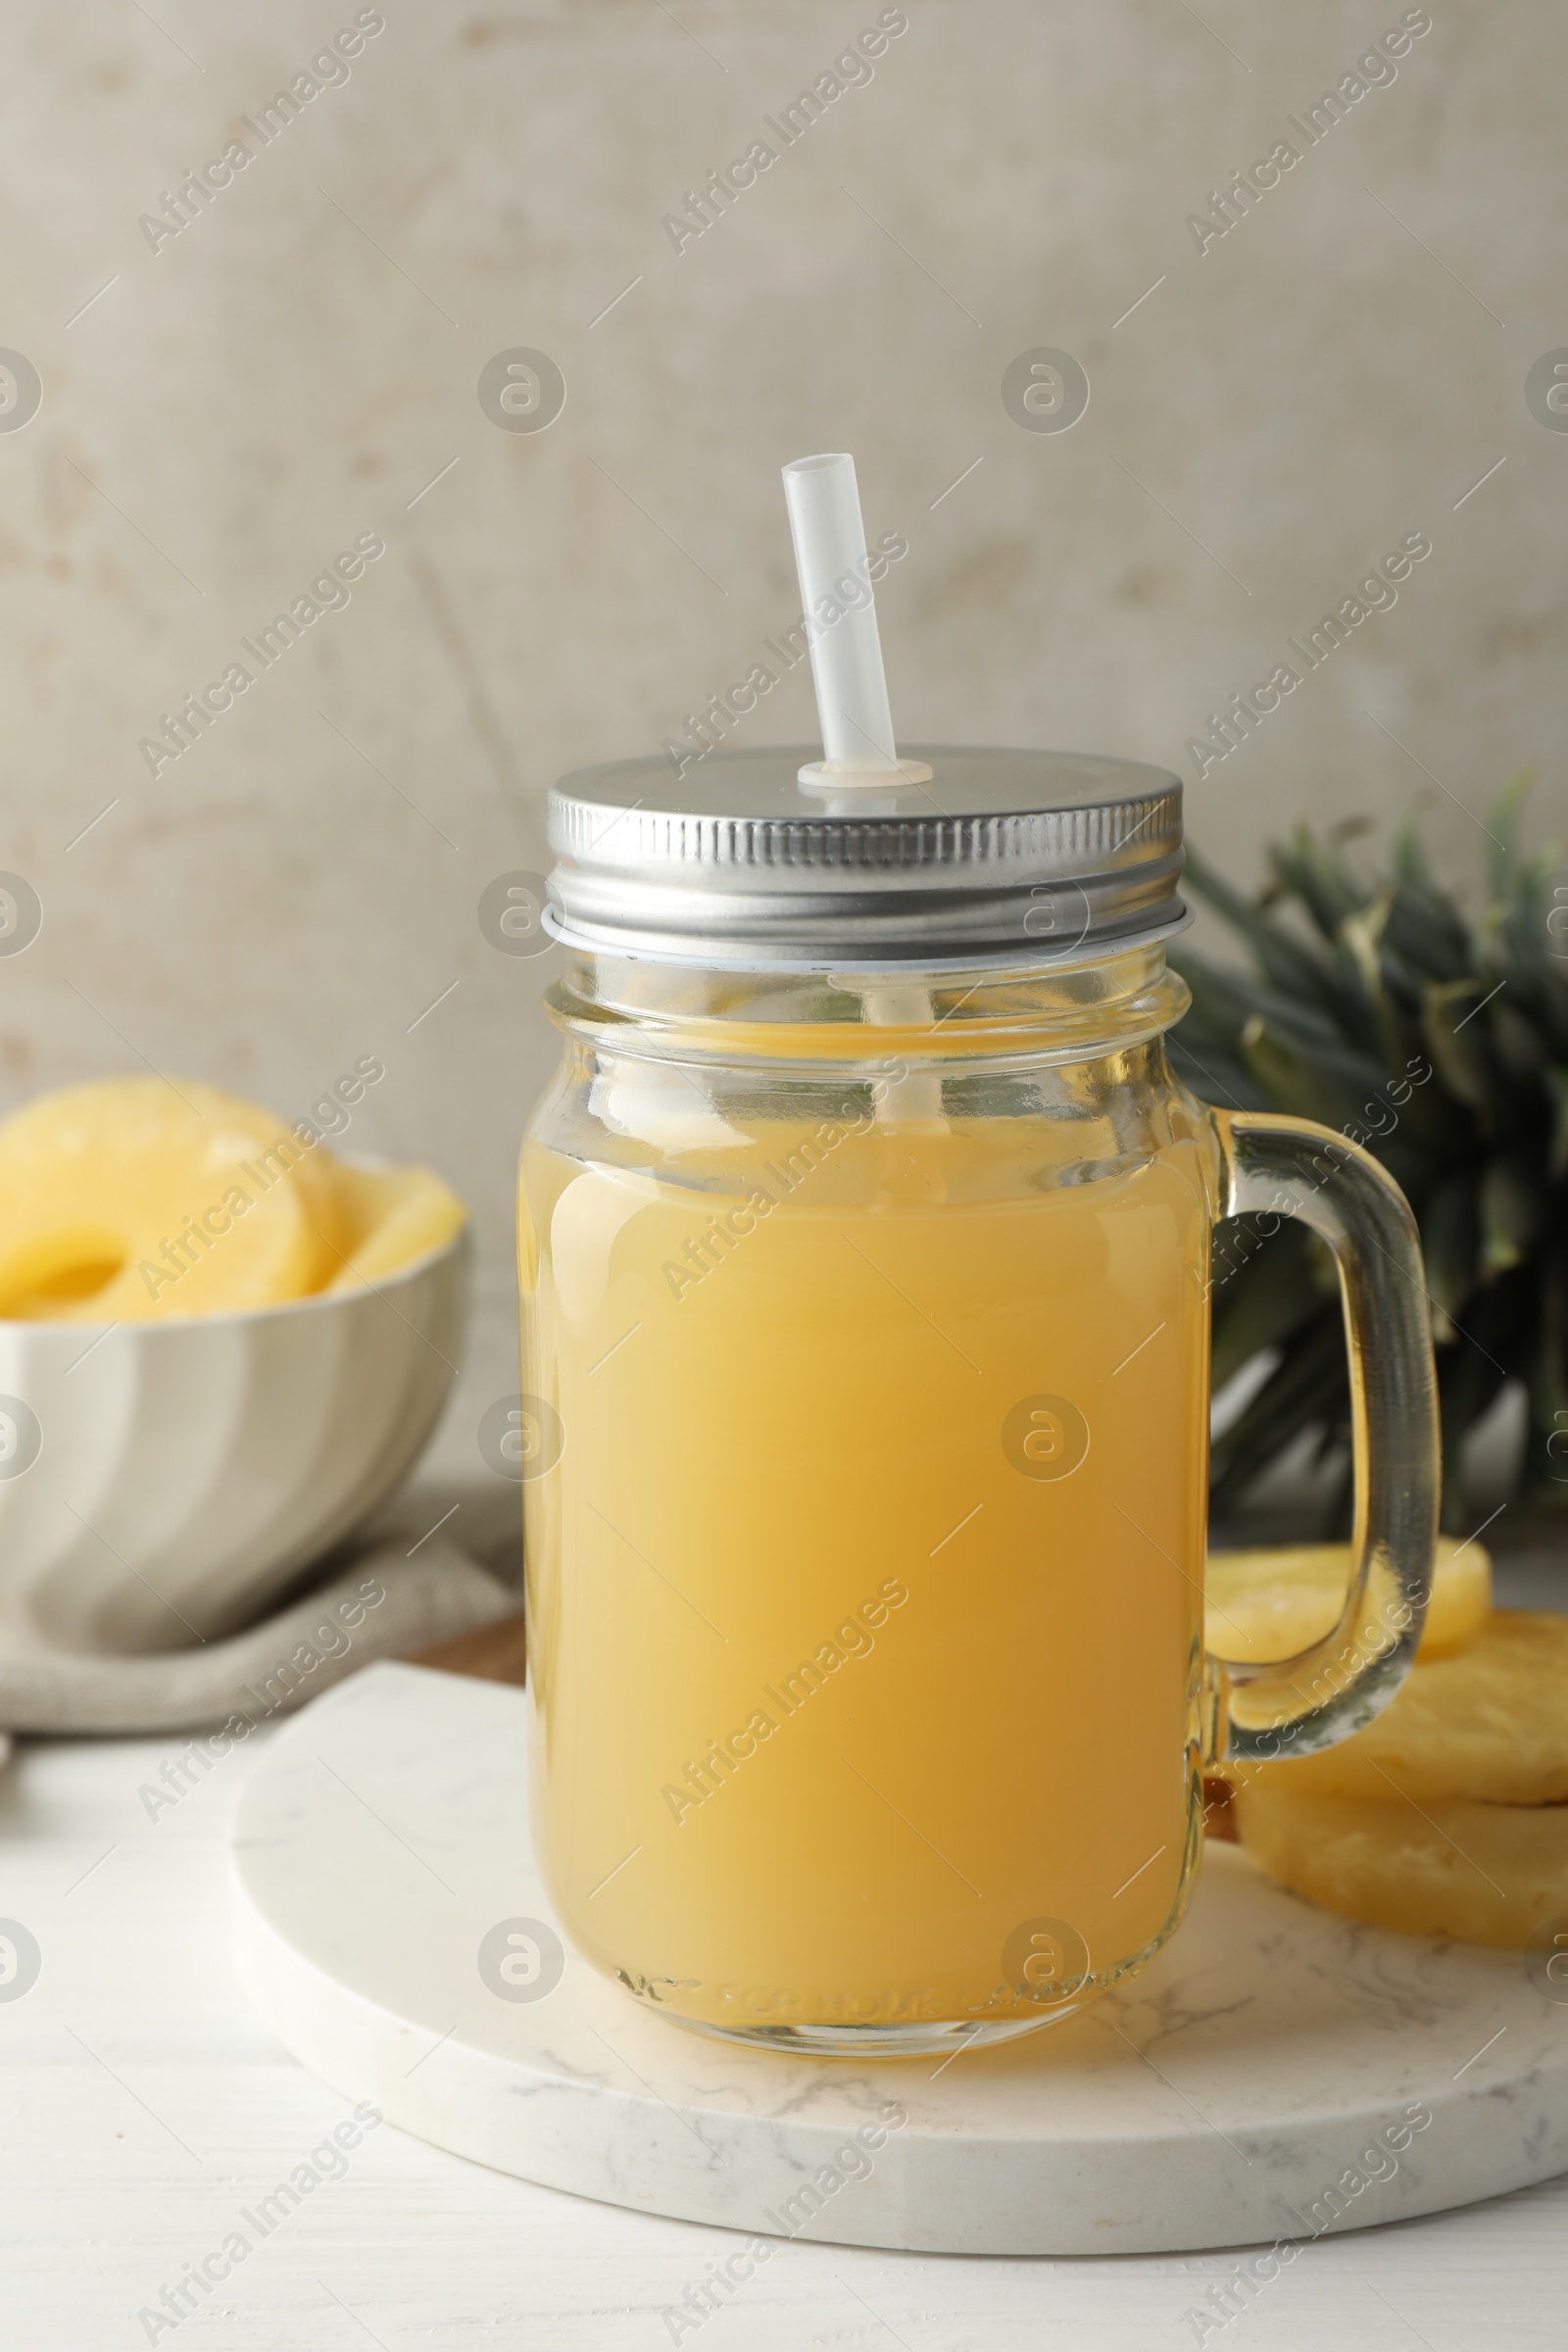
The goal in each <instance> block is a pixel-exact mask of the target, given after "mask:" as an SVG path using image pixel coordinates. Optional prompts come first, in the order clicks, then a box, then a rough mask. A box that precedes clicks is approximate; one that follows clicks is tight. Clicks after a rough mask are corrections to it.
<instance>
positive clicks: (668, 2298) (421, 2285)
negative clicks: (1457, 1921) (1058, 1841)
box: [0, 1593, 1568, 2352]
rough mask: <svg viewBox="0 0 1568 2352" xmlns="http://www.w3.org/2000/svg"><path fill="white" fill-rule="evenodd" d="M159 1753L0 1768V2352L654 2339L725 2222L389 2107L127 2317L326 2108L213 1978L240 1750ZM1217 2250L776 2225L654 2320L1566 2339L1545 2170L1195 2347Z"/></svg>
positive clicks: (1322, 2258)
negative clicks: (279, 2212) (226, 2253)
mask: <svg viewBox="0 0 1568 2352" xmlns="http://www.w3.org/2000/svg"><path fill="white" fill-rule="evenodd" d="M1513 1596H1514V1595H1510V1597H1513ZM1517 1597H1518V1598H1520V1599H1523V1598H1525V1597H1526V1595H1525V1594H1524V1593H1519V1594H1518V1595H1517ZM1532 1597H1534V1596H1533V1595H1532ZM265 1736H266V1735H265V1734H263V1735H259V1737H265ZM177 1748H178V1742H176V1741H173V1740H113V1741H103V1742H81V1741H77V1742H64V1741H60V1742H55V1741H25V1742H22V1743H20V1745H19V1751H18V1754H17V1757H16V1759H15V1761H14V1762H13V1764H12V1765H11V1767H10V1768H9V1770H8V1771H6V1772H5V1773H4V1774H0V1916H6V1917H10V1918H14V1919H18V1920H21V1921H22V1922H24V1923H25V1925H26V1926H27V1927H28V1928H29V1929H30V1930H31V1932H32V1934H33V1935H34V1936H36V1938H37V1941H38V1944H39V1947H40V1950H41V1954H42V1968H41V1972H40V1974H39V1977H38V1980H37V1982H36V1984H35V1985H33V1986H32V1987H31V1989H30V1990H29V1991H28V1992H27V1993H26V1994H25V1996H24V1997H22V1998H21V1999H17V2000H11V2001H0V2058H3V2061H4V2071H3V2074H0V2344H3V2345H4V2346H5V2348H6V2352H120V2348H121V2347H125V2348H126V2352H130V2348H131V2347H135V2346H141V2345H145V2344H147V2343H148V2342H149V2341H152V2342H156V2343H158V2344H170V2343H177V2344H178V2346H179V2352H253V2348H254V2352H295V2348H296V2347H299V2348H301V2352H305V2348H308V2352H337V2348H338V2347H342V2352H353V2347H354V2346H356V2345H359V2346H362V2347H363V2346H364V2345H366V2344H368V2343H371V2344H379V2345H381V2346H383V2347H385V2352H402V2348H404V2347H429V2348H431V2352H434V2348H437V2347H438V2348H439V2352H462V2347H465V2346H467V2345H473V2346H484V2347H487V2348H488V2347H494V2348H495V2352H578V2348H581V2352H623V2348H624V2352H644V2348H646V2352H656V2348H657V2347H659V2346H661V2345H667V2344H668V2343H670V2342H671V2341H672V2340H673V2339H672V2336H671V2332H670V2329H669V2327H667V2325H666V2324H665V2322H664V2321H663V2319H662V2316H661V2315H662V2309H663V2307H664V2306H666V2305H675V2304H677V2303H679V2302H680V2300H681V2298H682V2296H683V2294H684V2292H685V2289H686V2286H687V2284H688V2282H690V2281H692V2280H694V2279H700V2278H702V2276H703V2274H704V2272H705V2271H706V2269H707V2268H708V2265H709V2264H710V2262H711V2261H712V2260H714V2259H715V2258H721V2257H722V2256H723V2255H725V2254H727V2253H729V2252H730V2251H732V2250H733V2246H734V2243H735V2241H734V2239H733V2238H731V2237H730V2236H729V2235H728V2234H727V2233H726V2232H724V2231H721V2230H715V2229H696V2228H692V2227H689V2226H687V2225H684V2224H680V2223H675V2222H667V2221H662V2220H657V2219H653V2218H646V2217H642V2216H639V2215H634V2214H629V2213H625V2212H622V2211H619V2210H617V2209H615V2208H614V2207H612V2206H608V2205H596V2204H590V2203H588V2202H586V2201H583V2200H580V2199H576V2198H572V2197H568V2196H564V2195H561V2194H559V2193H557V2192H555V2191H552V2190H549V2189H542V2188H534V2187H531V2186H529V2185H527V2184H526V2183H524V2182H522V2181H518V2180H509V2179H505V2178H503V2177H501V2176H500V2175H497V2174H494V2173H488V2172H485V2171H482V2170H480V2169H479V2168H478V2167H476V2166H473V2165H470V2164H466V2163H465V2162H464V2161H463V2160H462V2159H460V2158H457V2157H453V2156H448V2155H445V2154H442V2153H441V2152H440V2151H438V2150H436V2149H433V2148H429V2147H426V2146H423V2145H421V2144H420V2143H419V2142H417V2141H416V2140H413V2139H409V2138H406V2137H404V2136H402V2135H401V2134H399V2133H398V2132H397V2131H395V2130H393V2129H392V2128H391V2127H390V2126H387V2127H384V2128H383V2129H381V2130H379V2131H372V2132H370V2133H369V2134H368V2136H367V2137H366V2138H365V2139H364V2141H363V2142H362V2144H361V2145H360V2146H359V2147H357V2148H356V2149H355V2150H354V2151H353V2152H352V2154H350V2155H349V2156H348V2157H347V2158H346V2160H345V2166H346V2169H345V2170H344V2171H343V2173H342V2177H341V2178H336V2179H330V2180H324V2181H323V2183H322V2184H321V2185H320V2186H319V2187H318V2188H316V2189H315V2190H314V2191H313V2192H312V2193H311V2194H310V2196H309V2197H308V2198H307V2199H306V2200H305V2202H304V2203H303V2204H302V2205H301V2207H300V2209H299V2211H298V2212H296V2213H293V2214H291V2215H290V2216H289V2217H288V2218H287V2220H285V2221H284V2222H283V2223H282V2225H281V2226H280V2227H278V2228H277V2229H275V2230H274V2231H273V2232H272V2233H271V2234H270V2236H269V2237H267V2239H266V2241H265V2242H264V2243H261V2244H259V2245H257V2247H256V2248H255V2250H254V2252H252V2253H251V2254H250V2256H249V2258H248V2259H247V2260H246V2261H245V2262H244V2263H243V2264H242V2265H241V2266H239V2267H237V2268H236V2269H235V2271H234V2273H233V2276H232V2278H230V2279H229V2280H228V2281H226V2282H225V2283H224V2284H222V2285H221V2286H219V2287H216V2288H215V2289H214V2291H213V2292H212V2295H211V2297H210V2299H209V2300H207V2301H205V2302H202V2303H200V2304H198V2306H197V2308H196V2309H195V2310H193V2312H192V2313H191V2314H190V2316H188V2317H186V2318H185V2319H183V2320H182V2321H181V2322H180V2323H179V2325H178V2326H177V2327H176V2326H172V2325H169V2326H161V2327H153V2326H152V2324H151V2323H144V2322H142V2321H141V2320H139V2318H138V2314H139V2312H141V2311H142V2310H143V2308H148V2309H156V2308H157V2307H158V2306H159V2304H160V2299H161V2296H162V2293H163V2289H164V2288H165V2286H166V2285H172V2284H173V2283H174V2282H175V2281H176V2279H177V2278H179V2277H180V2275H181V2273H182V2272H183V2271H185V2270H186V2269H187V2267H188V2266H189V2265H190V2264H192V2263H193V2262H197V2261H200V2260H201V2258H202V2257H203V2256H205V2255H207V2254H209V2253H210V2252H211V2251H212V2250H213V2249H215V2248H218V2247H221V2244H222V2241H223V2238H224V2236H225V2234H226V2233H227V2232H228V2231H229V2230H230V2229H232V2228H233V2227H234V2226H235V2223H236V2220H237V2218H238V2216H239V2215H240V2213H241V2211H242V2210H243V2209H245V2208H247V2207H254V2205H255V2203H256V2200H257V2199H258V2198H259V2197H261V2196H264V2195H266V2194H267V2192H268V2191H269V2190H270V2188H271V2187H272V2186H273V2184H274V2183H275V2182H276V2181H277V2180H278V2179H279V2178H280V2177H281V2176H285V2175H287V2174H288V2173H289V2172H290V2171H292V2169H293V2168H294V2166H296V2165H297V2164H299V2163H300V2162H301V2160H302V2159H305V2158H308V2156H309V2154H310V2151H311V2150H312V2149H313V2148H318V2147H319V2146H320V2145H321V2143H322V2142H323V2141H325V2140H326V2139H327V2137H328V2135H329V2134H330V2132H331V2131H332V2129H333V2127H334V2126H335V2125H337V2124H339V2123H340V2122H342V2121H343V2119H344V2117H345V2115H346V2113H347V2110H346V2108H345V2106H344V2103H343V2102H342V2101H341V2100H340V2099H338V2098H337V2097H335V2096H334V2095H333V2094H332V2093H331V2092H329V2091H327V2090H325V2089H324V2088H322V2087H321V2086H320V2085H319V2083H317V2082H315V2081H313V2080H312V2078H311V2077H310V2076H308V2075H307V2074H305V2073H304V2072H303V2071H302V2070H301V2069H300V2068H299V2067H297V2066H296V2065H295V2064H294V2063H293V2062H292V2061H291V2060H290V2059H288V2058H287V2057H286V2056H285V2055H284V2054H283V2052H282V2051H281V2049H280V2048H279V2047H278V2046H277V2044H276V2043H275V2042H274V2041H273V2040H272V2039H271V2037H270V2034H268V2033H267V2032H266V2031H265V2030H264V2029H263V2028H262V2027H261V2026H260V2025H259V2024H258V2023H257V2022H255V2021H254V2020H253V2018H252V2017H251V2015H250V2014H249V2012H248V2011H247V2009H246V2006H245V2004H244V2002H243V2000H242V1998H241V1996H240V1994H239V1991H238V1989H237V1986H236V1985H235V1982H234V1977H233V1972H232V1969H231V1966H230V1962H229V1956H228V1945H227V1918H226V1899H225V1898H226V1858H225V1853H224V1845H223V1829H224V1821H225V1816H226V1813H227V1810H228V1807H229V1804H230V1802H231V1800H232V1797H233V1794H234V1791H235V1789H236V1788H237V1787H238V1786H239V1782H240V1779H241V1776H242V1775H243V1774H244V1773H245V1771H246V1770H247V1769H248V1764H247V1762H246V1760H245V1759H244V1757H243V1756H242V1755H240V1756H235V1757H232V1758H230V1759H228V1760H226V1761H225V1762H224V1763H222V1764H221V1765H220V1766H218V1767H217V1768H216V1769H215V1770H214V1772H213V1774H212V1776H211V1777H210V1778H209V1779H206V1780H205V1781H202V1782H200V1783H199V1785H197V1786H195V1787H194V1788H192V1789H190V1790H189V1792H188V1793H186V1794H184V1795H183V1796H181V1798H180V1800H179V1802H178V1803H177V1804H176V1805H174V1806H173V1807H172V1809H170V1810H166V1811H161V1812H160V1813H159V1815H158V1818H157V1820H156V1821H154V1820H150V1819H149V1818H148V1814H147V1811H146V1809H145V1807H144V1806H143V1804H142V1802H141V1800H140V1798H139V1797H138V1793H137V1791H138V1788H139V1787H140V1785H141V1784H142V1783H144V1782H155V1781H157V1779H158V1776H159V1773H160V1769H161V1767H162V1766H163V1765H164V1763H165V1762H166V1760H167V1759H168V1758H169V1757H170V1756H171V1755H172V1754H174V1753H177ZM322 2169H331V2168H330V2164H329V2163H328V2164H327V2165H323V2167H322ZM1235 2268H1236V2262H1235V2260H1234V2258H1231V2257H1227V2256H1223V2255H1220V2256H1215V2255H1201V2256H1193V2257H1187V2258H1171V2257H1163V2256H1159V2257H1156V2256H1142V2257H1132V2258H1128V2257H1123V2258H1120V2259H1115V2260H1105V2261H1100V2262H1097V2261H1091V2260H1073V2261H1003V2260H966V2259H955V2258H946V2259H941V2258H938V2259H930V2258H924V2257H916V2256H901V2255H893V2254H882V2253H869V2252H859V2251H845V2250H842V2249H838V2248H833V2247H818V2246H813V2245H810V2244H808V2243H806V2242H804V2241H799V2240H798V2241H796V2242H795V2243H793V2244H791V2245H789V2246H787V2247H785V2248H782V2249H781V2250H780V2252H779V2254H778V2255H777V2257H776V2258H775V2259H774V2260H773V2261H772V2262H770V2263H769V2264H768V2265H767V2267H766V2270H765V2272H762V2273H760V2275H759V2276H758V2277H756V2278H754V2279H753V2280H752V2281H751V2282H750V2283H749V2284H748V2285H747V2286H746V2287H745V2288H744V2289H743V2290H742V2291H741V2292H740V2294H739V2295H738V2296H737V2298H736V2300H735V2302H734V2303H733V2304H731V2305H729V2306H727V2307H726V2308H724V2309H722V2310H720V2311H718V2312H717V2313H715V2314H714V2315H713V2316H712V2317H711V2318H710V2319H709V2320H708V2322H707V2323H706V2324H705V2325H704V2326H703V2327H702V2328H701V2330H700V2331H695V2330H694V2331H688V2332H687V2333H686V2334H685V2335H684V2336H683V2337H682V2339H681V2340H682V2341H685V2342H690V2341H692V2340H693V2335H694V2333H699V2332H700V2335H701V2339H702V2345H703V2352H805V2348H806V2347H814V2346H824V2347H833V2348H835V2352H877V2347H893V2346H896V2345H903V2346H904V2347H906V2352H959V2348H960V2347H962V2348H963V2352H979V2348H981V2347H984V2348H985V2352H993V2348H995V2352H1013V2348H1014V2347H1016V2352H1042V2348H1046V2352H1050V2348H1052V2347H1056V2346H1060V2347H1063V2352H1067V2348H1069V2347H1070V2348H1071V2352H1077V2348H1078V2347H1080V2346H1089V2345H1091V2344H1092V2345H1093V2346H1094V2347H1095V2348H1096V2352H1155V2348H1157V2347H1160V2346H1164V2345H1170V2346H1172V2347H1175V2346H1179V2345H1184V2344H1194V2343H1197V2342H1199V2341H1200V2340H1202V2341H1206V2342H1208V2343H1210V2344H1212V2343H1216V2342H1220V2341H1223V2342H1225V2343H1226V2345H1227V2347H1228V2348H1233V2352H1242V2348H1243V2347H1248V2346H1250V2347H1258V2346H1265V2347H1269V2348H1270V2352H1273V2348H1275V2347H1278V2348H1279V2352H1287V2348H1289V2352H1296V2347H1299V2348H1300V2352H1322V2348H1323V2346H1325V2345H1326V2344H1344V2345H1347V2346H1353V2347H1355V2352H1383V2347H1388V2352H1397V2347H1406V2348H1407V2347H1409V2346H1411V2345H1416V2344H1420V2343H1425V2344H1427V2345H1428V2346H1429V2347H1430V2348H1431V2352H1475V2348H1477V2347H1482V2348H1485V2352H1490V2348H1491V2347H1493V2346H1495V2345H1499V2344H1507V2345H1529V2346H1540V2347H1542V2348H1543V2352H1547V2348H1548V2347H1549V2352H1561V2348H1562V2346H1563V2345H1564V2343H1565V2342H1568V2178H1564V2179H1562V2180H1555V2181H1551V2182H1547V2183H1546V2184H1544V2186H1542V2187H1540V2188H1536V2189H1531V2190H1526V2191H1523V2192H1521V2193H1519V2194H1517V2195H1514V2196H1509V2197H1504V2198H1500V2199H1498V2200H1496V2201H1495V2202H1493V2203H1491V2204H1488V2205H1484V2206H1479V2207H1473V2208H1470V2209H1468V2210H1466V2211H1462V2212H1458V2213H1453V2214H1448V2215H1440V2216H1437V2217H1435V2218H1433V2219H1431V2220H1427V2221H1419V2222H1411V2223H1405V2224H1401V2225H1397V2226H1396V2227H1393V2228H1390V2229H1369V2230H1364V2231H1359V2232H1356V2233H1354V2234H1351V2235H1348V2236H1343V2237H1337V2238H1327V2239H1324V2240H1322V2241H1320V2242H1319V2243H1317V2244H1315V2245H1311V2246H1308V2247H1306V2248H1304V2249H1303V2251H1302V2253H1301V2255H1300V2258H1299V2260H1298V2261H1297V2262H1296V2264H1295V2265H1294V2267H1293V2268H1292V2269H1290V2270H1289V2271H1287V2272H1285V2273H1284V2274H1283V2275H1282V2276H1281V2277H1280V2278H1277V2279H1276V2280H1274V2281H1273V2282H1272V2283H1271V2284H1269V2285H1268V2286H1266V2287H1265V2288H1264V2289H1263V2290H1262V2292H1261V2295H1260V2297H1259V2299H1258V2300H1256V2301H1255V2302H1250V2303H1249V2304H1248V2306H1247V2308H1246V2310H1245V2313H1244V2314H1243V2316H1241V2317H1238V2318H1236V2319H1235V2320H1234V2321H1233V2322H1232V2323H1231V2324H1230V2325H1228V2326H1226V2327H1224V2328H1223V2329H1222V2330H1221V2329H1214V2330H1210V2331H1209V2332H1207V2333H1206V2334H1204V2335H1202V2336H1201V2335H1200V2330H1199V2328H1198V2327H1197V2326H1195V2324H1194V2323H1193V2322H1192V2321H1191V2320H1190V2319H1189V2318H1188V2317H1187V2315H1188V2314H1189V2313H1190V2312H1192V2311H1193V2310H1194V2309H1196V2308H1199V2307H1202V2306H1204V2305H1205V2303H1206V2298H1207V2295H1208V2290H1209V2288H1210V2286H1211V2285H1212V2284H1213V2283H1214V2282H1216V2281H1220V2282H1223V2281H1224V2279H1225V2278H1227V2277H1228V2276H1229V2275H1230V2274H1231V2273H1232V2272H1233V2271H1234V2269H1235Z"/></svg>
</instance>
